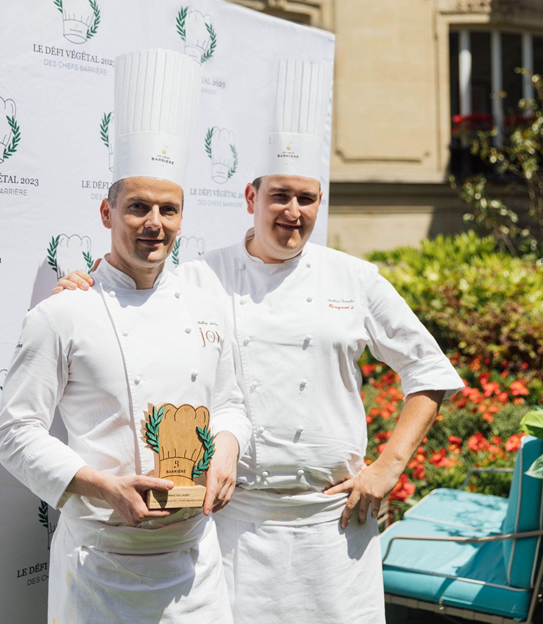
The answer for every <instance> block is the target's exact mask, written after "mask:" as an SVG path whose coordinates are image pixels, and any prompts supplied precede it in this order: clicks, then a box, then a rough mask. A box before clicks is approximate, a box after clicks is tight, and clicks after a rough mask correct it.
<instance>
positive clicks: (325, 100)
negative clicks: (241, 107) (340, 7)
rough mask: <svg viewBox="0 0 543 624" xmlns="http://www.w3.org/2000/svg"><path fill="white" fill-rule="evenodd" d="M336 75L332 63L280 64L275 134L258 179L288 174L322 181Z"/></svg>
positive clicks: (299, 61)
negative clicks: (323, 150) (327, 126)
mask: <svg viewBox="0 0 543 624" xmlns="http://www.w3.org/2000/svg"><path fill="white" fill-rule="evenodd" d="M332 73H333V68H332V64H331V63H326V62H318V63H317V62H311V61H305V60H300V59H293V58H289V59H282V60H280V61H279V68H278V72H277V91H276V102H275V124H274V131H273V132H272V133H271V134H270V135H269V137H268V143H267V145H266V146H265V147H264V159H263V160H262V162H260V163H259V165H258V166H257V174H258V175H256V176H255V177H261V176H264V175H277V174H282V175H285V174H286V175H297V176H303V177H307V178H315V179H317V180H320V177H321V164H322V141H323V138H324V132H325V126H326V118H327V115H328V108H329V104H330V98H331V94H332Z"/></svg>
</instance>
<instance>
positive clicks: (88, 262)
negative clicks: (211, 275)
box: [83, 251, 94, 275]
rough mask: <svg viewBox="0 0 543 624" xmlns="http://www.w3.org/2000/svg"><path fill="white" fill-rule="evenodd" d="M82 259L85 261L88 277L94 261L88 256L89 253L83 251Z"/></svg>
mask: <svg viewBox="0 0 543 624" xmlns="http://www.w3.org/2000/svg"><path fill="white" fill-rule="evenodd" d="M83 258H84V260H85V262H86V263H87V273H88V274H89V275H90V274H91V273H92V267H93V265H94V260H93V259H92V256H91V254H90V251H89V252H87V251H84V252H83Z"/></svg>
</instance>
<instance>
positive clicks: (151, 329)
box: [0, 260, 250, 622]
mask: <svg viewBox="0 0 543 624" xmlns="http://www.w3.org/2000/svg"><path fill="white" fill-rule="evenodd" d="M94 277H95V279H96V287H95V288H93V289H91V290H89V291H88V292H83V291H78V292H68V291H66V292H64V293H61V294H60V295H58V296H55V297H51V298H49V299H47V300H45V301H43V302H42V303H40V304H39V305H38V306H36V307H35V308H34V309H33V310H31V311H30V312H29V313H28V314H27V316H26V317H25V321H24V325H23V332H22V335H21V338H20V340H19V343H18V345H17V348H16V352H15V356H14V359H13V362H12V365H11V367H10V369H9V373H8V375H7V377H6V381H5V385H4V391H3V393H2V403H1V408H0V462H2V464H3V465H4V466H5V467H6V468H7V469H8V470H9V471H10V472H11V473H12V474H13V475H14V476H16V477H17V478H18V479H19V480H21V481H22V482H23V483H24V484H25V485H26V486H27V487H28V488H29V489H30V490H32V492H34V494H36V495H37V496H39V497H40V498H41V499H43V500H45V501H47V502H48V503H49V504H50V505H52V506H53V507H57V508H60V509H61V512H62V513H61V517H62V518H63V522H64V523H65V525H66V526H67V527H68V528H69V531H70V532H71V533H75V534H76V535H77V539H76V541H77V542H78V545H79V546H80V545H81V544H83V545H84V546H85V547H88V548H90V549H95V550H101V551H106V552H109V553H117V554H119V555H123V554H124V555H127V556H131V555H135V554H145V555H147V556H148V557H152V556H153V555H156V554H157V553H171V552H173V551H188V550H190V549H191V548H194V547H195V546H197V544H198V543H199V542H200V541H201V540H203V539H204V538H205V537H206V536H207V535H209V534H210V532H211V531H212V530H213V531H214V529H212V523H210V522H209V519H208V518H205V517H204V516H203V514H201V513H200V512H199V511H198V510H191V511H190V512H188V511H187V510H182V511H180V512H179V513H177V514H174V515H172V516H170V517H168V518H163V519H157V520H153V521H150V522H146V523H143V524H142V525H140V526H139V527H137V528H135V527H128V526H126V523H125V522H124V520H123V519H122V518H121V516H119V515H118V514H117V513H116V512H114V511H113V509H111V508H110V507H109V505H108V504H107V503H106V502H105V501H103V500H99V499H96V498H92V497H85V496H79V495H76V494H70V493H67V492H66V487H67V486H68V484H69V483H70V481H71V480H72V478H73V477H74V475H75V474H76V473H77V471H78V470H79V469H80V468H82V467H83V466H85V465H89V466H91V467H93V468H96V469H98V470H101V471H103V472H105V473H106V474H110V475H115V476H122V475H135V474H151V473H152V471H153V468H154V452H153V451H152V450H151V449H150V448H149V447H148V446H147V445H146V443H145V441H144V438H143V432H142V426H143V421H144V415H145V412H146V411H147V409H148V408H149V405H157V404H161V403H165V402H168V403H173V404H184V403H188V404H190V405H193V406H195V407H197V406H200V405H204V406H206V407H208V408H209V410H210V414H211V428H212V431H213V433H214V434H217V433H219V432H220V431H230V432H231V433H233V434H234V435H235V436H236V438H237V439H238V441H239V444H240V449H242V451H243V450H245V448H246V446H247V441H248V437H249V435H250V424H249V422H248V419H247V417H246V414H245V410H244V407H243V397H242V394H241V392H240V390H239V388H238V386H237V384H236V381H235V375H234V364H233V358H232V348H231V343H230V340H229V339H228V336H227V334H226V331H225V323H224V318H223V312H222V311H221V309H220V306H219V304H218V302H217V300H216V299H215V298H214V297H212V296H211V295H209V294H208V293H205V292H203V291H202V290H201V289H199V288H197V287H195V286H193V285H191V284H188V283H186V282H185V281H183V280H180V279H179V278H177V277H175V276H174V275H172V274H171V273H169V272H167V271H163V272H162V273H161V274H160V275H159V276H158V277H157V279H156V281H155V284H154V286H153V288H150V289H146V290H137V289H136V285H135V283H134V281H133V280H132V279H131V278H130V277H129V276H127V275H126V274H124V273H122V272H121V271H118V270H117V269H115V268H113V267H112V266H111V265H110V264H109V263H108V262H107V261H106V260H103V261H102V263H101V265H100V267H99V269H98V271H97V272H96V273H95V274H94ZM206 335H207V339H206V340H204V338H205V336H206ZM57 405H58V409H59V412H60V415H61V417H62V419H63V421H64V424H65V426H66V429H67V432H68V443H67V444H64V443H62V442H61V441H60V440H58V439H56V438H54V437H52V436H51V435H49V428H50V426H51V422H52V419H53V415H54V412H55V407H56V406H57ZM189 516H191V517H190V518H189ZM187 518H188V519H187ZM57 543H58V541H57ZM59 547H61V548H62V545H61V544H59ZM208 550H209V549H208ZM65 554H66V556H67V558H70V557H72V558H73V553H71V554H70V553H68V551H66V553H65ZM196 554H197V553H196ZM191 557H194V555H191ZM147 562H148V565H149V566H150V568H149V570H151V569H152V559H149V558H147ZM208 563H209V562H208ZM218 564H219V562H216V565H218ZM118 567H119V566H118ZM211 567H212V566H211ZM119 569H120V570H121V569H124V568H119ZM84 571H85V570H84V569H83V572H84ZM127 574H128V573H127ZM221 574H222V572H221ZM119 575H120V576H119V579H122V577H123V574H122V572H119ZM149 576H151V577H152V574H151V573H150V574H149ZM204 576H205V575H204ZM128 578H130V574H128ZM150 582H151V583H152V581H150ZM121 585H122V580H119V587H118V588H117V589H119V588H120V586H121ZM129 585H130V581H129V580H128V581H127V586H129ZM81 586H82V585H81V584H80V587H81ZM189 587H190V584H189ZM206 592H213V588H212V587H210V586H207V588H206ZM186 593H188V592H186ZM57 598H58V599H59V600H60V598H59V597H57ZM197 598H198V597H196V596H195V600H196V599H197ZM187 608H188V609H189V610H190V608H191V607H190V605H189V606H188V607H187ZM222 608H224V605H222ZM182 613H184V611H179V612H177V611H174V612H173V614H174V615H175V616H176V617H177V615H179V614H182ZM211 620H212V618H210V621H211ZM57 621H58V620H57ZM82 621H83V620H82ZM111 621H113V620H111ZM139 621H140V622H145V621H146V620H145V619H141V620H139ZM151 621H152V622H156V618H155V619H152V620H151ZM164 621H169V620H164ZM204 621H207V620H204ZM224 621H227V620H226V619H225V620H224Z"/></svg>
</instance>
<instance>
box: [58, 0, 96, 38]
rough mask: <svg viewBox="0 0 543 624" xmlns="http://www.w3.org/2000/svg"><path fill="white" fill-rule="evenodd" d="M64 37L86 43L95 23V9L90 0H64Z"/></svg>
mask: <svg viewBox="0 0 543 624" xmlns="http://www.w3.org/2000/svg"><path fill="white" fill-rule="evenodd" d="M62 18H63V20H64V21H63V25H64V37H65V38H66V39H68V41H70V42H71V43H85V41H87V37H88V34H89V28H90V27H91V26H92V25H93V23H94V9H93V8H92V6H91V3H90V2H89V0H63V2H62Z"/></svg>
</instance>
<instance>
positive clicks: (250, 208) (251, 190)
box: [245, 183, 256, 215]
mask: <svg viewBox="0 0 543 624" xmlns="http://www.w3.org/2000/svg"><path fill="white" fill-rule="evenodd" d="M245 200H246V202H247V212H248V213H249V214H251V215H252V214H254V213H255V203H256V188H255V187H254V186H253V185H252V184H250V183H249V184H247V186H246V187H245Z"/></svg>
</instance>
